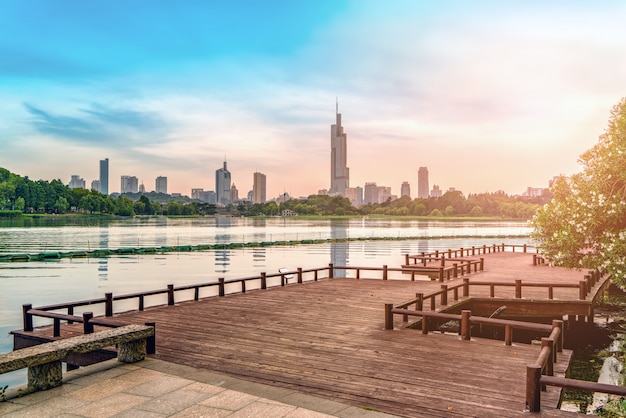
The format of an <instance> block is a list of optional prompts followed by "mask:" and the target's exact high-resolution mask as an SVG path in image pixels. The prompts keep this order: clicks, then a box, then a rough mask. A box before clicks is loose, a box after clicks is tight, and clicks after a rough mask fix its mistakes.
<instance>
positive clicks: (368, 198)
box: [363, 183, 378, 205]
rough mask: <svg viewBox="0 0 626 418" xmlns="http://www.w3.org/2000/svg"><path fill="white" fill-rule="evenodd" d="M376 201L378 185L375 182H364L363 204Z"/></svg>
mask: <svg viewBox="0 0 626 418" xmlns="http://www.w3.org/2000/svg"><path fill="white" fill-rule="evenodd" d="M368 203H378V186H377V185H376V183H365V189H364V190H363V204H364V205H367V204H368Z"/></svg>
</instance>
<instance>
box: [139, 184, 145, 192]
mask: <svg viewBox="0 0 626 418" xmlns="http://www.w3.org/2000/svg"><path fill="white" fill-rule="evenodd" d="M145 192H146V186H144V185H143V183H141V184H140V185H139V193H145Z"/></svg>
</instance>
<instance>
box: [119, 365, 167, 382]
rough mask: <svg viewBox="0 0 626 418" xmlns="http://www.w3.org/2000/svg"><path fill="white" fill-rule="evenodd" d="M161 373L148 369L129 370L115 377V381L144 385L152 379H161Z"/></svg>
mask: <svg viewBox="0 0 626 418" xmlns="http://www.w3.org/2000/svg"><path fill="white" fill-rule="evenodd" d="M162 376H163V373H161V372H157V371H154V370H150V369H142V368H136V369H135V370H129V371H128V373H124V374H122V375H119V376H117V377H116V379H121V380H129V381H131V382H137V383H145V382H148V381H150V380H152V379H156V378H158V377H162Z"/></svg>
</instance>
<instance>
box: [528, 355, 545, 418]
mask: <svg viewBox="0 0 626 418" xmlns="http://www.w3.org/2000/svg"><path fill="white" fill-rule="evenodd" d="M540 379H541V366H537V365H535V364H532V365H528V366H526V409H528V411H529V412H540V411H541V386H540V384H539V381H540Z"/></svg>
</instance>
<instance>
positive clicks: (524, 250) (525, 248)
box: [524, 244, 526, 254]
mask: <svg viewBox="0 0 626 418" xmlns="http://www.w3.org/2000/svg"><path fill="white" fill-rule="evenodd" d="M524 254H526V244H524Z"/></svg>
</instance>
